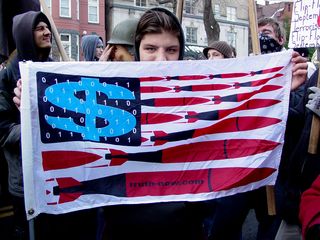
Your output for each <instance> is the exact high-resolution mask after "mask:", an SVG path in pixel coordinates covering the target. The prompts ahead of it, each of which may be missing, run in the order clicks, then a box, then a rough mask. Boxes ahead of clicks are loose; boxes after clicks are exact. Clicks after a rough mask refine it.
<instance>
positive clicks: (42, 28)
mask: <svg viewBox="0 0 320 240" xmlns="http://www.w3.org/2000/svg"><path fill="white" fill-rule="evenodd" d="M44 29H45V27H44V26H40V27H36V28H35V31H43V30H44Z"/></svg>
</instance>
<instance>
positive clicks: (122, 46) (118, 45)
mask: <svg viewBox="0 0 320 240" xmlns="http://www.w3.org/2000/svg"><path fill="white" fill-rule="evenodd" d="M138 21H139V19H136V18H129V19H127V20H124V21H122V22H120V23H118V24H117V25H116V26H115V28H114V29H113V31H112V34H111V38H110V40H109V41H108V46H107V47H106V48H105V50H104V51H103V53H102V56H101V57H100V61H109V60H110V61H116V62H122V61H133V60H134V36H135V32H136V29H137V25H138Z"/></svg>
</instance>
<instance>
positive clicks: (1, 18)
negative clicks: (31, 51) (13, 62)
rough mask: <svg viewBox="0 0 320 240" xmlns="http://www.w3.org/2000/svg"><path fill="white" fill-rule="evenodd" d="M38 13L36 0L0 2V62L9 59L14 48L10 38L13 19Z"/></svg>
mask: <svg viewBox="0 0 320 240" xmlns="http://www.w3.org/2000/svg"><path fill="white" fill-rule="evenodd" d="M31 10H33V11H40V3H39V1H38V0H28V1H26V0H15V1H9V0H1V1H0V60H1V61H3V60H5V59H7V58H8V57H9V55H10V54H11V52H12V51H13V50H14V49H15V48H16V47H15V43H14V41H13V37H12V20H13V17H14V16H16V15H18V14H21V13H24V12H28V11H31Z"/></svg>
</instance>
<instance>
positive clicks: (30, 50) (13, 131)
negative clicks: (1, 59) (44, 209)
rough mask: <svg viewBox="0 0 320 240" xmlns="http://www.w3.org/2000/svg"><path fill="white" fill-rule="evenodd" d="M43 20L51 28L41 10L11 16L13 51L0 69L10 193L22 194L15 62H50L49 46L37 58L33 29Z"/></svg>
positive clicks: (0, 127)
mask: <svg viewBox="0 0 320 240" xmlns="http://www.w3.org/2000/svg"><path fill="white" fill-rule="evenodd" d="M40 21H42V22H45V23H46V24H47V25H48V27H49V29H50V30H51V25H50V22H49V20H48V18H47V17H46V16H45V15H44V14H43V13H42V12H34V11H29V12H26V13H23V14H20V15H17V16H15V17H14V19H13V28H12V32H13V38H14V41H15V44H16V47H17V49H16V51H15V52H14V53H13V54H12V56H11V58H10V59H9V62H8V65H7V68H6V69H4V70H2V71H1V72H0V146H1V148H2V149H3V152H4V155H5V158H6V160H7V162H8V169H9V176H8V185H9V191H10V193H11V194H13V195H15V196H18V197H22V196H23V183H22V161H21V150H20V147H21V144H20V140H21V131H20V112H19V110H18V109H17V107H16V106H15V105H14V103H13V100H12V99H13V97H14V93H13V90H14V88H15V87H16V84H17V81H18V80H19V79H20V70H19V61H23V60H26V61H28V60H31V61H35V62H38V61H50V60H51V59H50V58H49V53H50V50H51V49H50V48H48V49H41V51H42V53H44V59H39V54H38V51H39V50H38V49H37V47H36V44H35V41H34V37H33V30H34V28H35V26H36V25H37V24H38V23H39V22H40Z"/></svg>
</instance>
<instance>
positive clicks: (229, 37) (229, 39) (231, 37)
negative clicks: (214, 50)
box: [227, 32, 237, 47]
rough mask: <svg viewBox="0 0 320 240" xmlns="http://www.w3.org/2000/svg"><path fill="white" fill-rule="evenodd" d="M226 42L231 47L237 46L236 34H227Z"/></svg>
mask: <svg viewBox="0 0 320 240" xmlns="http://www.w3.org/2000/svg"><path fill="white" fill-rule="evenodd" d="M227 42H228V43H229V44H230V45H231V46H233V47H236V45H237V33H236V32H227Z"/></svg>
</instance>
